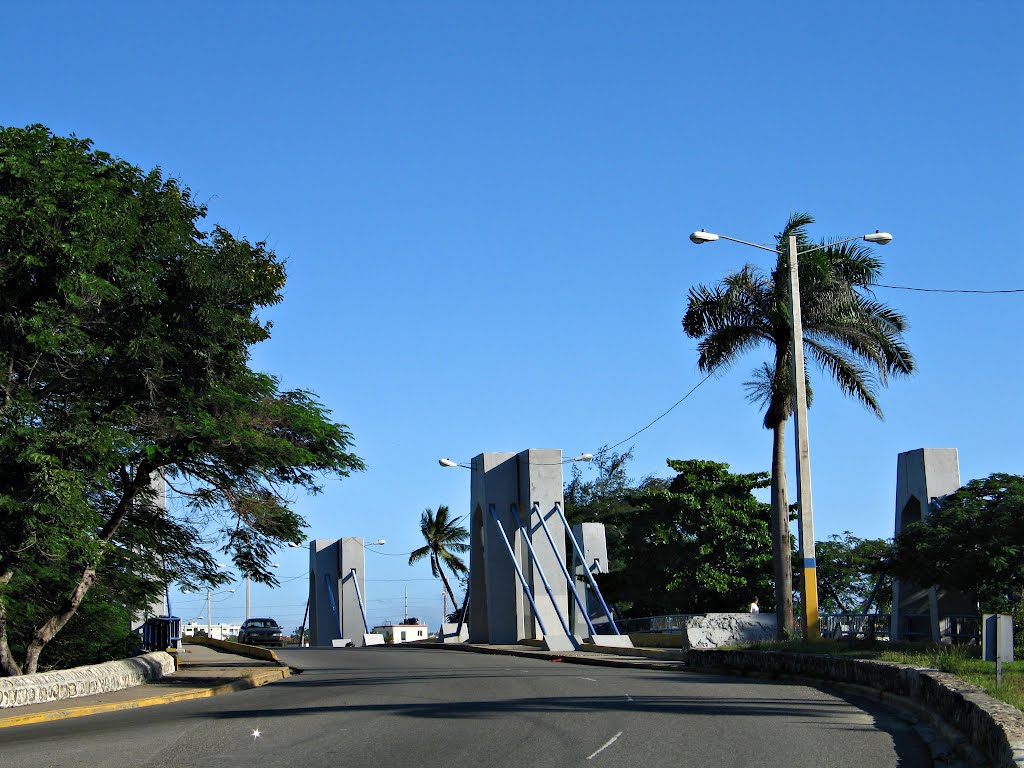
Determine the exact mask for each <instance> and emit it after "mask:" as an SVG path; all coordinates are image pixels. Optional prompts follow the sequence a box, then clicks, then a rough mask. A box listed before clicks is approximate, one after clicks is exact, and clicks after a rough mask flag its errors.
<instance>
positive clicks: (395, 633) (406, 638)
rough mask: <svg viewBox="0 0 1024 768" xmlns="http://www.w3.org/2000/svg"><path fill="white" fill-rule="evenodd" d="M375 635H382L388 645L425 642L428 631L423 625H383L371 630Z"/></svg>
mask: <svg viewBox="0 0 1024 768" xmlns="http://www.w3.org/2000/svg"><path fill="white" fill-rule="evenodd" d="M373 631H374V633H375V634H379V635H383V636H384V642H385V643H388V644H389V645H392V644H398V643H411V642H413V641H414V640H426V639H427V634H428V630H427V627H426V625H425V624H383V625H381V626H377V627H374V628H373Z"/></svg>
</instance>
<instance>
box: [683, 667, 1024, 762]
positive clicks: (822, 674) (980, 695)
mask: <svg viewBox="0 0 1024 768" xmlns="http://www.w3.org/2000/svg"><path fill="white" fill-rule="evenodd" d="M686 663H687V666H689V667H691V668H693V669H708V670H720V671H731V672H740V673H754V674H758V675H766V676H769V677H810V678H817V679H820V680H826V681H833V682H841V683H850V684H854V685H859V686H863V687H866V688H872V689H874V690H876V691H880V692H883V693H887V694H891V695H895V696H901V697H905V698H907V699H909V700H910V701H912V702H915V703H916V704H918V705H920V706H921V707H923V708H924V709H926V710H927V711H929V712H931V713H932V714H933V715H934V716H935V717H936V718H938V719H939V720H941V721H942V722H945V723H947V724H948V725H950V726H952V727H953V728H955V729H956V730H957V731H958V732H959V733H961V734H963V736H964V737H965V738H966V739H967V740H968V741H969V743H970V745H971V747H973V748H974V749H975V750H977V751H978V752H979V753H980V754H981V755H983V756H984V758H985V759H986V760H987V761H988V763H987V764H988V765H990V766H991V768H1021V766H1024V713H1022V712H1021V711H1020V710H1018V709H1016V708H1015V707H1011V706H1010V705H1009V704H1004V703H1003V702H1001V701H999V700H997V699H993V698H992V697H991V696H989V695H988V694H987V693H985V692H984V691H983V690H982V689H981V688H978V687H976V686H973V685H971V684H969V683H966V682H964V681H963V680H961V679H960V678H958V677H956V676H954V675H950V674H946V673H944V672H939V671H937V670H934V669H924V668H920V667H911V666H906V665H903V664H895V663H892V662H884V661H865V660H863V659H849V658H843V657H838V656H819V655H813V654H806V655H803V654H794V653H781V652H775V651H730V650H718V649H714V650H690V651H688V652H687V653H686Z"/></svg>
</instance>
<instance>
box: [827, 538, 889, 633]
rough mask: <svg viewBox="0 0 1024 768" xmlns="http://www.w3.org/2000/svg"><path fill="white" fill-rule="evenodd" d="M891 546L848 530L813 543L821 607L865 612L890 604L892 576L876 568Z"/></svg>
mask: <svg viewBox="0 0 1024 768" xmlns="http://www.w3.org/2000/svg"><path fill="white" fill-rule="evenodd" d="M891 546H892V544H891V542H889V541H886V540H885V539H861V538H858V537H856V536H854V535H853V534H851V533H850V532H849V531H845V532H844V533H843V535H842V536H839V535H837V534H833V535H832V536H830V537H829V538H828V539H827V540H825V541H818V542H815V544H814V554H815V558H816V559H817V561H818V599H819V605H820V606H821V610H822V611H824V612H825V613H867V612H868V611H869V610H870V609H871V607H872V606H875V607H877V609H878V610H879V611H881V612H884V611H887V610H888V609H889V607H890V606H891V603H892V578H891V577H890V576H888V575H886V574H879V573H878V572H877V571H878V564H879V563H880V562H883V561H884V560H885V558H886V557H887V556H888V555H889V552H890V548H891Z"/></svg>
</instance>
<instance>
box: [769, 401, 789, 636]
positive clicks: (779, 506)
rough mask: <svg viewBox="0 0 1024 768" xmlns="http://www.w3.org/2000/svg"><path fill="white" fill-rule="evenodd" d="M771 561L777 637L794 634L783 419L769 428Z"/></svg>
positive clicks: (784, 426)
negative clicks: (773, 574)
mask: <svg viewBox="0 0 1024 768" xmlns="http://www.w3.org/2000/svg"><path fill="white" fill-rule="evenodd" d="M771 492H772V493H771V507H772V562H773V564H774V566H775V616H776V621H777V626H778V638H779V639H780V640H783V639H785V638H786V637H787V636H792V634H793V628H794V624H793V554H792V547H791V544H790V538H789V536H790V534H789V498H788V496H787V493H786V422H785V420H783V421H780V422H778V423H777V424H776V425H775V426H774V427H773V428H772V484H771Z"/></svg>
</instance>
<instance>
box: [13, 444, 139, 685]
mask: <svg viewBox="0 0 1024 768" xmlns="http://www.w3.org/2000/svg"><path fill="white" fill-rule="evenodd" d="M155 470H156V467H155V466H154V465H151V464H142V465H140V466H139V467H137V468H136V470H135V477H134V478H132V479H131V480H130V482H129V483H128V486H127V488H125V490H124V492H123V493H122V495H121V498H120V499H119V500H118V503H117V506H116V507H115V508H114V511H113V512H112V513H111V516H110V518H109V519H108V520H107V522H106V524H105V525H104V526H103V529H102V530H101V531H100V533H99V535H98V536H97V539H99V540H100V541H106V542H109V541H110V540H111V539H112V538H113V537H114V534H115V533H116V532H117V529H118V528H119V527H120V525H121V523H122V522H123V521H124V518H125V515H127V514H128V511H129V510H130V509H131V505H132V503H133V502H134V501H135V497H136V496H138V495H139V491H140V490H141V489H142V488H143V487H145V486H146V485H148V484H149V476H150V474H151V473H152V472H153V471H155ZM95 581H96V563H93V564H92V565H90V566H89V567H87V568H86V569H85V570H84V571H82V576H81V578H80V579H79V580H78V584H76V585H75V588H74V589H73V590H72V591H71V594H70V595H68V598H67V599H66V600H65V601H64V603H63V604H62V605H61V607H60V610H58V611H57V613H56V614H54V615H53V616H51V617H50V619H49V620H48V621H47V622H46V623H45V624H43V625H42V626H41V627H39V628H37V629H36V631H35V632H34V633H33V634H32V639H31V640H30V641H29V643H28V647H27V648H26V649H25V663H24V665H23V666H22V669H23V670H24V674H26V675H31V674H34V673H35V671H36V670H37V669H38V667H39V656H40V655H41V654H42V652H43V648H45V647H46V644H47V643H49V642H50V641H51V640H53V638H54V637H55V636H56V635H57V633H58V632H60V631H61V630H62V629H63V628H64V625H65V624H67V623H68V622H69V621H70V620H71V617H72V616H74V615H75V612H76V611H77V610H78V606H80V605H81V604H82V600H84V599H85V595H86V593H87V592H88V591H89V589H90V588H91V587H92V585H93V584H94V583H95ZM0 653H2V650H0Z"/></svg>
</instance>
